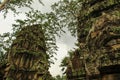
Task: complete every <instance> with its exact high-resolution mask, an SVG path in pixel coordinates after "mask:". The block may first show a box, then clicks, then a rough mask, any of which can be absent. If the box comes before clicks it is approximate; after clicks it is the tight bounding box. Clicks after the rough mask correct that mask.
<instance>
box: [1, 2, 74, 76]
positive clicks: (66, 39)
mask: <svg viewBox="0 0 120 80" xmlns="http://www.w3.org/2000/svg"><path fill="white" fill-rule="evenodd" d="M35 1H36V0H35ZM42 1H43V3H44V4H45V6H42V5H40V4H39V3H38V2H35V3H34V4H33V7H34V8H35V9H39V10H41V11H42V12H49V11H50V10H51V9H50V5H51V4H53V3H54V2H57V1H59V0H42ZM19 10H20V11H26V9H19ZM17 18H19V19H22V18H25V15H23V14H21V15H19V16H16V17H14V16H13V14H12V12H9V14H8V15H7V18H6V19H4V18H3V14H2V13H0V34H2V33H4V32H10V31H11V29H12V27H11V25H12V23H15V22H14V20H15V19H17ZM75 42H76V39H75V38H74V37H72V36H71V35H70V33H69V32H68V31H67V33H66V34H62V37H61V38H57V46H58V47H59V49H58V51H57V55H55V57H56V58H57V60H56V61H55V64H52V65H51V68H50V72H51V74H52V75H53V76H56V75H58V74H60V75H62V72H61V68H60V67H59V65H60V63H61V60H62V59H63V58H64V57H65V56H66V55H67V52H68V51H69V50H71V49H73V48H74V47H75V45H74V43H75Z"/></svg>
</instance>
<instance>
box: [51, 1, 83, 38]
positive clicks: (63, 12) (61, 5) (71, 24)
mask: <svg viewBox="0 0 120 80" xmlns="http://www.w3.org/2000/svg"><path fill="white" fill-rule="evenodd" d="M51 7H52V9H53V10H54V12H55V15H57V16H58V17H59V19H58V21H59V22H60V23H61V24H62V26H64V27H68V30H69V31H70V32H71V34H72V35H73V36H76V32H77V26H78V20H77V19H78V15H79V11H80V10H81V1H80V0H61V1H59V2H58V3H55V4H53V5H52V6H51Z"/></svg>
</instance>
